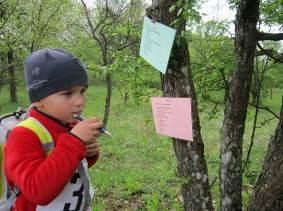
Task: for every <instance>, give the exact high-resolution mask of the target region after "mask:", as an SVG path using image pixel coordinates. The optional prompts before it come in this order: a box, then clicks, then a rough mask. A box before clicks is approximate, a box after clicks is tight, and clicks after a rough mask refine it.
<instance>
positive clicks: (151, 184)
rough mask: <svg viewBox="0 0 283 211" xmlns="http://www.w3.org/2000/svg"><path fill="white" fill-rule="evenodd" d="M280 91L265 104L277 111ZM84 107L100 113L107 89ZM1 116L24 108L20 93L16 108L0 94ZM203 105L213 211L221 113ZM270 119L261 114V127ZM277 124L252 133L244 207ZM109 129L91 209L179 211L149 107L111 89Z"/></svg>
mask: <svg viewBox="0 0 283 211" xmlns="http://www.w3.org/2000/svg"><path fill="white" fill-rule="evenodd" d="M281 93H282V90H279V89H277V90H274V93H273V99H269V98H266V99H264V103H265V104H267V105H268V106H270V108H271V109H273V110H274V111H276V112H277V113H278V112H279V108H280V102H281V95H282V94H281ZM87 95H88V103H87V106H86V110H85V112H84V115H85V116H92V115H94V116H96V117H98V118H100V119H102V118H103V114H104V100H105V87H103V86H91V87H90V88H89V90H88V93H87ZM0 99H1V101H0V113H5V112H9V111H14V110H15V109H16V108H17V107H18V106H19V105H21V106H23V107H27V106H28V100H27V97H26V95H25V94H24V89H22V91H20V93H19V103H18V104H15V103H14V104H12V103H9V97H8V91H7V90H5V89H2V91H1V93H0ZM210 107H211V106H209V105H207V106H205V108H206V109H204V110H203V111H202V112H201V113H200V118H201V127H202V131H201V132H202V137H203V140H204V143H205V156H206V160H207V164H208V170H209V178H210V182H212V180H213V179H214V178H216V177H217V180H216V182H215V184H214V186H213V188H212V194H213V200H214V205H215V208H216V210H218V209H219V187H218V186H219V185H218V182H219V179H218V167H219V148H220V134H219V133H220V129H221V126H222V121H223V108H222V107H220V108H219V110H220V111H219V112H217V113H216V114H215V115H214V118H211V115H209V111H210V110H209V109H210ZM254 111H255V109H254V108H249V112H248V115H247V123H246V130H245V136H244V143H243V153H244V157H243V159H244V158H245V156H246V152H247V148H248V145H249V142H250V136H251V128H252V123H253V116H254ZM271 117H272V115H271V114H270V113H268V112H266V111H260V115H259V121H258V122H259V123H260V122H264V121H265V120H267V119H270V118H271ZM277 122H278V120H276V119H274V120H272V121H270V122H269V124H265V125H260V124H259V126H260V128H259V129H257V131H256V137H255V143H254V147H253V150H252V154H251V158H250V160H251V161H252V162H251V163H250V164H249V166H248V167H249V168H248V170H247V171H246V174H245V175H244V177H243V182H244V184H243V199H244V204H246V203H247V201H248V200H249V196H250V193H251V190H252V185H253V184H254V181H255V178H256V175H257V174H258V173H259V172H260V170H261V164H262V161H263V159H264V155H265V151H266V147H267V145H268V142H269V139H270V136H271V135H272V134H273V133H274V130H275V127H276V125H277ZM107 128H108V129H109V131H110V132H111V133H112V134H113V136H112V138H109V137H107V136H102V137H101V139H100V144H101V155H100V159H99V161H98V163H97V164H96V165H95V166H94V167H93V168H91V169H90V177H91V183H92V184H93V186H94V187H95V190H96V196H95V201H94V209H93V210H97V211H99V210H150V211H154V210H183V209H182V205H181V202H180V200H181V199H180V198H181V197H180V186H181V181H180V180H179V179H178V178H177V177H176V171H177V170H176V158H175V155H174V150H173V148H172V143H171V140H170V138H168V137H165V136H161V135H158V134H156V133H155V130H154V125H153V121H152V115H151V107H150V104H149V102H143V103H142V104H140V105H137V104H135V103H134V102H132V101H129V102H128V103H127V104H125V103H123V99H122V98H121V97H120V95H119V93H118V92H117V91H116V90H113V97H112V101H111V112H110V117H109V121H108V125H107Z"/></svg>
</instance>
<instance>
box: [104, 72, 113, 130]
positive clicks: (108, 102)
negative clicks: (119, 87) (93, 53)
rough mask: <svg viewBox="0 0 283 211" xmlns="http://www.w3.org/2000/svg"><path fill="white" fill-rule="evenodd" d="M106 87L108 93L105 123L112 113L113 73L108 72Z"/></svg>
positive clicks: (105, 123)
mask: <svg viewBox="0 0 283 211" xmlns="http://www.w3.org/2000/svg"><path fill="white" fill-rule="evenodd" d="M106 87H107V94H106V97H105V108H104V117H103V125H105V126H106V125H107V122H108V118H109V114H110V103H111V95H112V77H111V73H106Z"/></svg>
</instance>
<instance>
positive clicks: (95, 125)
mask: <svg viewBox="0 0 283 211" xmlns="http://www.w3.org/2000/svg"><path fill="white" fill-rule="evenodd" d="M102 126H103V124H102V123H101V122H99V121H98V120H97V119H96V118H89V119H86V120H84V121H81V122H79V123H78V124H76V126H75V127H74V128H73V129H72V130H71V133H73V134H74V135H76V136H77V137H79V138H80V139H81V140H82V141H83V142H84V143H85V144H86V145H89V144H91V146H92V147H90V148H91V149H92V150H91V151H93V148H96V147H94V146H93V145H92V144H94V143H95V142H96V139H97V137H98V136H99V134H100V132H99V130H98V129H99V128H101V127H102ZM94 140H95V141H94ZM96 143H97V142H96ZM97 144H98V143H97Z"/></svg>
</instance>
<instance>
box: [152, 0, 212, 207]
mask: <svg viewBox="0 0 283 211" xmlns="http://www.w3.org/2000/svg"><path fill="white" fill-rule="evenodd" d="M176 2H177V0H170V1H158V0H153V4H152V7H151V8H149V9H148V10H147V13H148V16H151V18H154V19H156V20H158V21H160V22H161V23H163V24H165V25H169V24H170V23H171V22H172V21H173V20H175V19H177V14H176V13H175V12H173V13H169V8H170V7H171V6H172V5H173V4H175V3H176ZM181 22H182V23H181V24H180V25H179V28H178V29H177V35H176V39H179V40H178V41H179V44H178V45H177V44H176V43H175V45H174V47H173V50H172V53H171V57H170V61H169V64H168V68H167V73H166V74H165V75H164V76H161V79H162V89H163V94H164V96H165V97H191V98H192V121H193V142H186V141H184V140H180V139H175V138H173V145H174V149H175V154H176V157H177V165H178V166H177V168H178V174H179V176H181V177H183V178H185V180H186V182H185V183H184V184H183V185H182V195H183V198H184V208H185V210H192V211H195V210H213V205H212V200H211V193H210V189H209V180H208V172H207V165H206V161H205V156H204V144H203V141H202V137H201V128H200V122H199V116H198V107H197V99H196V94H195V89H194V84H193V80H192V72H191V67H190V55H189V50H188V44H187V42H186V40H185V39H183V38H181V37H180V34H181V32H182V31H184V30H185V25H186V23H185V21H184V20H183V21H181Z"/></svg>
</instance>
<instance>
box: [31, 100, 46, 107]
mask: <svg viewBox="0 0 283 211" xmlns="http://www.w3.org/2000/svg"><path fill="white" fill-rule="evenodd" d="M32 104H33V106H34V107H36V108H39V109H40V108H42V106H43V104H42V102H41V100H39V101H36V102H33V103H32Z"/></svg>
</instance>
